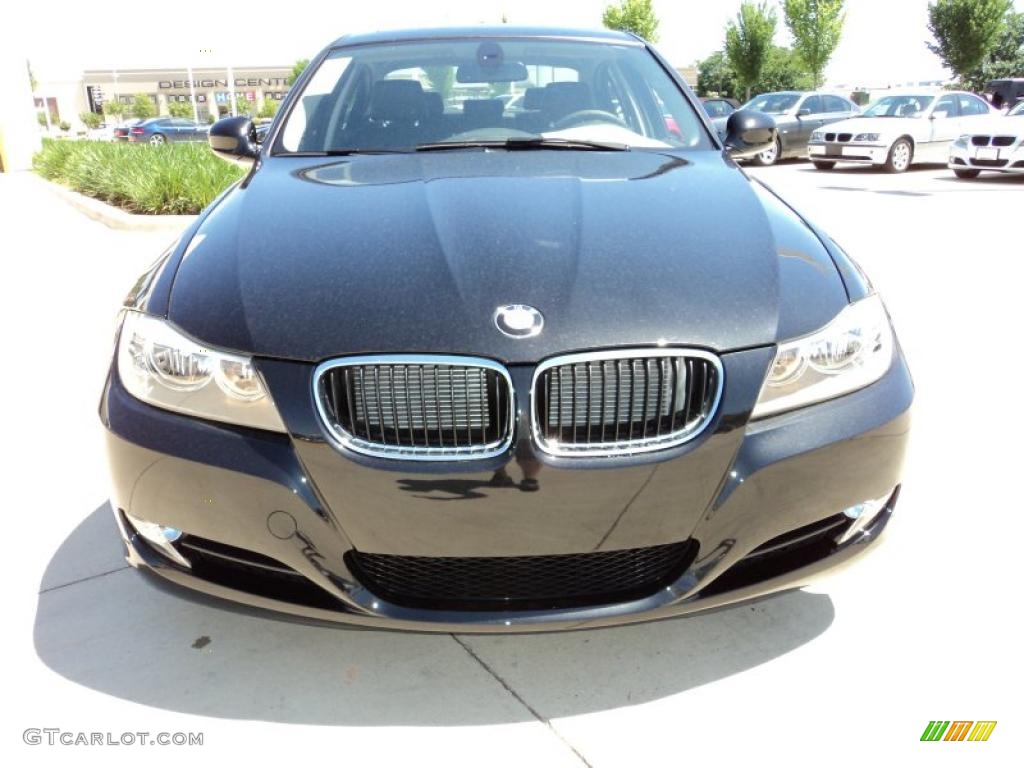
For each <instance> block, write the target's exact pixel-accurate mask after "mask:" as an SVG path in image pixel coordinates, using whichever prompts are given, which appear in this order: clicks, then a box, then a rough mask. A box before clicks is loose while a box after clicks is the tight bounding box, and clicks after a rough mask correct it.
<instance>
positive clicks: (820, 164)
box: [811, 160, 836, 171]
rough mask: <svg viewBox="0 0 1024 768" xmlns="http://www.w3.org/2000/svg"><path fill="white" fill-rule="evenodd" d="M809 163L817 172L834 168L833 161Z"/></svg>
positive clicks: (813, 161)
mask: <svg viewBox="0 0 1024 768" xmlns="http://www.w3.org/2000/svg"><path fill="white" fill-rule="evenodd" d="M811 162H812V163H813V164H814V167H815V168H817V169H818V170H819V171H831V170H832V169H833V168H835V167H836V164H835V161H833V160H812V161H811Z"/></svg>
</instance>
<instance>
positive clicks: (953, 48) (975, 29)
mask: <svg viewBox="0 0 1024 768" xmlns="http://www.w3.org/2000/svg"><path fill="white" fill-rule="evenodd" d="M1011 4H1012V0H936V2H934V3H929V4H928V29H929V30H930V31H931V33H932V35H934V36H935V43H927V45H928V48H929V49H930V50H931V52H932V53H934V54H935V55H936V56H938V57H939V58H940V59H942V63H943V64H945V65H946V66H947V67H949V68H950V69H951V70H952V71H953V73H954V74H955V75H956V76H957V77H959V78H961V79H963V78H964V77H965V76H966V75H968V73H970V72H971V71H972V70H974V69H976V68H978V67H980V66H981V65H982V63H983V62H984V61H985V57H986V56H988V54H989V53H990V52H991V51H992V49H993V48H994V47H995V45H996V42H997V40H998V38H999V35H1000V33H1001V32H1002V31H1003V29H1004V27H1005V25H1006V19H1007V14H1008V13H1009V11H1010V6H1011Z"/></svg>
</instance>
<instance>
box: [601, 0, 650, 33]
mask: <svg viewBox="0 0 1024 768" xmlns="http://www.w3.org/2000/svg"><path fill="white" fill-rule="evenodd" d="M601 21H602V23H603V24H604V25H605V26H606V27H608V29H618V30H620V31H622V32H632V33H633V34H635V35H639V36H640V37H642V38H643V39H644V40H649V41H650V42H652V43H656V42H658V17H657V16H655V15H654V7H653V6H652V0H619V4H618V5H609V6H608V7H607V8H605V9H604V16H603V17H602V18H601Z"/></svg>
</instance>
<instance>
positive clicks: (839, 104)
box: [824, 96, 851, 112]
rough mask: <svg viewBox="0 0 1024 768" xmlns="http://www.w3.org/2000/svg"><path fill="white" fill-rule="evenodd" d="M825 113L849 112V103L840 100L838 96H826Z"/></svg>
mask: <svg viewBox="0 0 1024 768" xmlns="http://www.w3.org/2000/svg"><path fill="white" fill-rule="evenodd" d="M824 99H825V111H826V112H849V111H851V110H850V105H849V103H848V102H846V101H844V100H843V99H840V98H839V97H838V96H825V97H824Z"/></svg>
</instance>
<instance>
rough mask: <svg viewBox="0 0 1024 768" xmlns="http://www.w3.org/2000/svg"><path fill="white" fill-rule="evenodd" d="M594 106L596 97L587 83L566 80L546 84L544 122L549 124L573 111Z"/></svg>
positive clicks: (543, 108) (542, 110)
mask: <svg viewBox="0 0 1024 768" xmlns="http://www.w3.org/2000/svg"><path fill="white" fill-rule="evenodd" d="M593 108H594V98H593V96H592V95H591V93H590V87H589V86H588V85H587V84H586V83H577V82H572V81H566V82H561V83H548V84H547V85H546V86H544V99H543V106H542V109H541V112H542V114H543V115H544V122H545V123H547V124H548V125H549V126H550V125H553V124H554V123H557V122H558V121H559V120H561V119H562V118H563V117H565V116H566V115H571V114H572V113H573V112H579V111H580V110H583V109H593Z"/></svg>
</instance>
